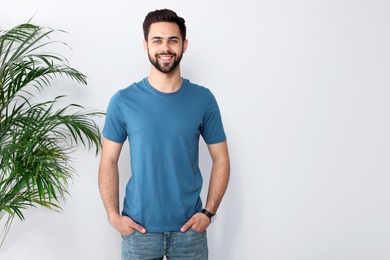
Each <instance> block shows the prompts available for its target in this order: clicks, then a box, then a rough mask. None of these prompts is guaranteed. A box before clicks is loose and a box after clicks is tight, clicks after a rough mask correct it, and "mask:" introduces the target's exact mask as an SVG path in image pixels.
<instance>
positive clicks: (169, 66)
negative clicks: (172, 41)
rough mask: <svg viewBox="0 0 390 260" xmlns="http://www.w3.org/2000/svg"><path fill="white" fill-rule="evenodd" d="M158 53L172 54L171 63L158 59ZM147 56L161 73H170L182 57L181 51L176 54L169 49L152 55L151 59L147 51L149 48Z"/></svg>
mask: <svg viewBox="0 0 390 260" xmlns="http://www.w3.org/2000/svg"><path fill="white" fill-rule="evenodd" d="M159 55H172V56H173V63H164V62H161V61H160V60H159V59H158V56H159ZM148 57H149V61H150V63H152V65H153V66H154V67H155V68H156V69H157V70H158V71H160V72H162V73H171V72H172V71H174V70H175V69H176V67H177V65H179V64H180V61H181V59H182V57H183V52H181V53H180V55H179V56H177V55H176V53H172V52H170V51H168V52H162V53H158V54H156V55H154V59H153V58H152V56H151V55H150V53H149V50H148Z"/></svg>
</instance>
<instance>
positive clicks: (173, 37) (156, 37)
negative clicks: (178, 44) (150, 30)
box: [151, 36, 180, 40]
mask: <svg viewBox="0 0 390 260" xmlns="http://www.w3.org/2000/svg"><path fill="white" fill-rule="evenodd" d="M167 39H168V40H172V39H178V40H179V39H180V38H179V37H178V36H170V37H168V38H167ZM151 40H164V37H161V36H154V37H153V38H152V39H151Z"/></svg>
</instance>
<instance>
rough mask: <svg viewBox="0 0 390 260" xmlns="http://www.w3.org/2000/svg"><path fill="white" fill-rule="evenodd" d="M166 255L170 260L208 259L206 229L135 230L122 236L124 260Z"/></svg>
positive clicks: (152, 259)
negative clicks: (182, 230) (172, 230)
mask: <svg viewBox="0 0 390 260" xmlns="http://www.w3.org/2000/svg"><path fill="white" fill-rule="evenodd" d="M164 256H166V258H167V259H169V260H184V259H185V260H207V259H208V248H207V236H206V231H203V232H201V233H199V232H196V231H194V230H193V229H189V230H187V232H185V233H182V232H180V231H175V232H162V233H145V234H141V233H139V232H138V231H134V232H133V233H131V234H130V235H128V236H122V260H162V259H163V257H164Z"/></svg>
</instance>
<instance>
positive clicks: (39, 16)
mask: <svg viewBox="0 0 390 260" xmlns="http://www.w3.org/2000/svg"><path fill="white" fill-rule="evenodd" d="M163 7H168V8H172V9H174V10H176V11H177V13H178V14H179V15H181V16H183V17H184V18H186V21H187V26H188V39H189V47H188V51H187V53H186V54H185V56H184V58H183V61H182V74H183V76H184V77H186V78H189V79H191V80H192V81H193V82H196V83H199V84H202V85H205V86H206V87H208V88H210V89H211V90H212V91H213V92H214V94H215V96H216V97H217V100H218V102H219V105H220V108H221V111H222V113H223V120H224V124H225V128H226V132H227V135H228V139H229V148H230V154H231V165H232V174H231V181H230V185H229V188H228V191H227V193H226V196H225V198H224V201H223V203H222V205H221V207H220V210H219V212H218V213H219V216H218V217H219V218H218V220H217V221H216V222H215V223H214V224H212V226H211V227H210V228H209V230H208V234H209V247H210V259H212V260H230V259H234V260H237V259H264V260H295V259H296V260H313V259H315V260H322V259H324V260H329V259H332V260H336V259H337V260H338V259H340V260H346V259H353V260H363V259H370V260H371V259H375V260H382V259H383V260H384V259H390V221H389V220H390V209H389V205H390V190H389V186H390V185H389V184H390V175H389V173H390V163H389V162H390V160H389V158H390V157H389V156H390V137H389V133H390V122H389V111H390V110H389V109H390V104H389V97H390V95H389V94H390V88H389V86H390V85H389V84H390V51H389V46H390V2H389V1H387V0H383V1H380V0H365V1H363V0H329V1H319V0H318V1H313V0H300V1H286V0H285V1H282V0H273V1H263V0H259V1H253V0H241V1H226V0H223V1H222V0H213V1H205V0H197V1H178V0H177V1H168V0H167V1H157V0H153V1H124V0H111V1H81V0H68V1H53V0H35V1H31V0H13V1H5V0H2V1H1V8H0V26H1V27H2V28H10V27H12V26H15V25H16V24H18V23H22V22H26V21H27V20H28V19H29V18H30V17H32V16H33V15H34V14H35V16H34V18H33V22H34V23H37V24H39V25H43V26H50V27H53V28H60V29H64V30H66V31H67V32H68V33H69V34H67V35H60V34H59V35H58V38H57V39H61V40H64V41H66V42H67V43H68V44H69V45H70V46H71V47H72V49H73V50H72V51H69V50H66V49H65V50H61V51H62V53H63V54H64V55H65V56H66V57H68V58H69V61H70V63H71V65H72V66H74V67H76V68H77V69H79V70H80V71H82V72H84V73H85V74H87V75H88V77H89V86H88V87H78V86H63V87H60V86H58V87H57V89H58V92H61V93H63V92H65V93H66V94H68V99H67V101H68V102H79V103H81V104H83V105H84V106H86V107H88V108H94V109H99V110H105V109H106V106H107V103H108V101H109V98H110V97H111V96H112V94H114V92H116V91H117V90H118V89H121V88H124V87H126V86H128V85H129V84H131V83H132V82H134V81H138V80H140V79H142V78H143V77H145V76H146V75H147V74H148V73H149V66H150V65H149V61H148V60H147V57H146V54H145V53H144V51H143V48H142V37H143V36H142V29H141V23H142V21H143V18H144V16H145V15H146V13H147V12H148V11H150V10H154V9H158V8H163ZM57 83H58V85H60V84H63V82H56V84H57ZM54 94H55V93H52V95H54ZM43 96H50V92H49V94H48V93H45V94H44V95H43ZM99 125H100V126H103V119H100V120H99ZM201 148H202V149H201V168H202V170H203V171H204V175H205V180H206V182H207V179H208V175H209V170H210V159H209V158H208V154H207V150H206V148H205V146H204V144H201ZM74 156H75V160H74V165H75V167H76V169H77V172H78V176H76V177H75V178H74V182H73V183H70V194H71V196H69V197H68V199H67V201H66V202H65V203H63V209H64V210H63V213H62V214H58V213H54V212H49V211H47V210H45V209H41V208H37V209H34V210H31V211H29V212H28V213H27V214H26V218H27V219H26V221H24V222H20V221H15V223H14V225H13V227H12V229H11V232H10V234H9V236H8V238H7V240H6V242H5V244H4V246H3V247H2V248H1V249H0V259H2V260H6V259H7V260H8V259H12V260H21V259H30V260H38V259H39V260H53V259H55V260H69V259H76V260H78V259H80V260H81V259H95V260H107V259H110V260H111V259H119V258H120V237H119V235H118V234H117V233H116V231H115V230H114V229H113V228H112V227H111V226H110V225H109V223H108V222H107V219H106V214H105V211H104V208H103V205H102V203H101V200H100V195H99V192H98V188H97V169H98V162H99V158H98V157H96V158H95V157H94V155H93V153H92V152H88V151H84V150H80V151H79V152H77V153H76V154H75V155H74ZM127 156H128V150H127V147H126V148H125V149H124V151H123V156H122V158H121V161H120V167H121V170H122V179H121V186H122V187H124V184H125V182H126V178H127V177H128V176H129V174H128V173H126V172H128V168H129V166H128V163H127ZM203 195H205V193H203Z"/></svg>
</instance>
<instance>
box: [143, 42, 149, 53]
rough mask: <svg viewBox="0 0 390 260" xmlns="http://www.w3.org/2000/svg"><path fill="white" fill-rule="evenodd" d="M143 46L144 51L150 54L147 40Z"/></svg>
mask: <svg viewBox="0 0 390 260" xmlns="http://www.w3.org/2000/svg"><path fill="white" fill-rule="evenodd" d="M143 45H144V51H145V52H146V53H147V52H148V42H147V41H146V40H144V41H143Z"/></svg>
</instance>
